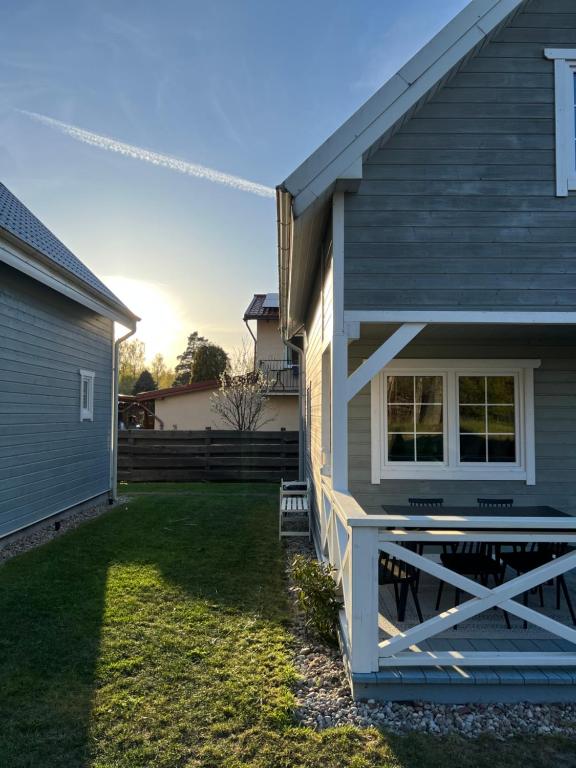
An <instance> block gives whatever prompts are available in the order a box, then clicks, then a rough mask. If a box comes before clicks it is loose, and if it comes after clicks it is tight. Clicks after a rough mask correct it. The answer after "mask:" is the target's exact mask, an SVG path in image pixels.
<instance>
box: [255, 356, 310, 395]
mask: <svg viewBox="0 0 576 768" xmlns="http://www.w3.org/2000/svg"><path fill="white" fill-rule="evenodd" d="M258 367H259V370H260V371H261V372H262V375H263V377H264V383H265V387H266V389H267V391H268V392H269V393H270V394H297V393H298V387H299V380H300V367H299V366H298V365H297V364H295V363H289V362H286V360H259V361H258Z"/></svg>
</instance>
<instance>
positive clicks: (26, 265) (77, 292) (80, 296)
mask: <svg viewBox="0 0 576 768" xmlns="http://www.w3.org/2000/svg"><path fill="white" fill-rule="evenodd" d="M0 262H4V263H5V264H8V266H10V267H13V268H14V269H17V270H18V271H19V272H23V273H24V274H25V275H28V276H29V277H31V278H33V279H34V280H36V281H37V282H39V283H42V284H43V285H46V286H48V288H52V290H54V291H57V292H58V293H61V294H62V295H63V296H67V297H68V298H69V299H72V301H75V302H77V303H78V304H81V305H82V306H84V307H88V309H91V310H92V311H93V312H97V313H98V314H99V315H102V316H103V317H107V318H109V319H110V320H114V321H116V322H118V323H120V324H121V325H123V326H125V327H126V328H130V329H131V330H135V329H136V322H137V321H136V319H135V318H133V317H130V316H129V315H124V314H122V313H121V312H119V311H116V310H114V309H113V308H112V307H109V306H107V305H106V304H104V303H103V302H101V301H98V299H96V298H94V297H93V296H90V295H89V294H88V293H87V292H84V291H83V290H82V289H81V288H80V287H79V286H76V285H75V284H74V283H72V282H71V281H68V280H66V278H65V277H63V276H62V275H60V274H58V273H57V272H56V271H55V270H51V269H49V268H48V266H46V265H44V264H41V263H40V262H38V261H36V260H35V259H34V258H32V257H31V256H28V255H27V254H25V253H24V252H23V251H21V250H19V249H16V248H15V247H14V246H12V245H10V244H8V243H7V242H6V241H2V240H0Z"/></svg>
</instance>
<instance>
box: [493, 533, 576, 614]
mask: <svg viewBox="0 0 576 768" xmlns="http://www.w3.org/2000/svg"><path fill="white" fill-rule="evenodd" d="M569 551H570V547H568V545H566V544H545V543H541V544H539V545H538V547H537V548H532V549H530V550H528V549H526V545H518V544H515V545H514V551H512V552H501V553H500V559H501V560H502V563H503V564H504V569H506V567H508V568H511V569H512V570H513V571H515V572H516V574H517V575H518V576H521V575H522V574H524V573H528V572H529V571H532V570H534V568H539V567H540V566H542V565H546V563H549V562H550V561H551V560H554V559H555V558H556V557H560V556H561V555H565V554H566V553H567V552H569ZM552 582H553V583H554V585H555V587H556V610H560V599H561V595H563V596H564V600H565V601H566V605H567V606H568V610H569V611H570V616H571V618H572V624H574V625H575V626H576V614H575V613H574V608H573V606H572V600H571V599H570V593H569V591H568V587H567V585H566V580H565V579H564V575H563V574H560V575H559V576H556V578H555V579H552ZM529 591H535V590H527V591H526V592H524V593H523V595H522V602H523V603H524V605H527V604H528V592H529ZM538 595H539V597H540V607H543V606H544V590H543V589H542V584H539V585H538ZM527 626H528V622H526V621H524V628H526V627H527Z"/></svg>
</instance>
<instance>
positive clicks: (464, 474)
mask: <svg viewBox="0 0 576 768" xmlns="http://www.w3.org/2000/svg"><path fill="white" fill-rule="evenodd" d="M539 366H540V360H401V359H397V360H393V361H392V362H391V363H390V364H389V365H387V366H386V367H385V368H384V369H383V370H382V371H380V373H379V374H378V375H377V376H375V377H374V378H373V379H372V384H371V444H372V462H371V463H372V483H373V484H376V485H378V484H380V482H381V481H382V480H391V479H397V480H418V479H420V480H521V481H524V482H525V483H526V484H527V485H535V484H536V460H535V428H534V369H535V368H538V367H539ZM390 373H394V374H395V375H402V374H405V375H409V376H414V375H422V376H427V375H442V376H443V377H444V394H443V397H444V409H445V410H444V440H445V446H446V451H445V456H444V462H443V463H428V462H427V463H418V464H415V463H409V462H407V463H405V464H402V463H398V462H390V463H388V462H387V460H386V448H385V446H386V408H385V387H384V382H385V377H386V375H387V374H390ZM490 374H491V375H496V374H500V375H513V376H514V378H515V382H516V430H517V431H516V434H517V460H516V462H515V463H509V464H508V463H506V464H486V463H482V464H480V463H479V464H471V463H468V462H466V463H461V462H460V461H459V452H458V397H457V377H458V375H480V376H484V375H490Z"/></svg>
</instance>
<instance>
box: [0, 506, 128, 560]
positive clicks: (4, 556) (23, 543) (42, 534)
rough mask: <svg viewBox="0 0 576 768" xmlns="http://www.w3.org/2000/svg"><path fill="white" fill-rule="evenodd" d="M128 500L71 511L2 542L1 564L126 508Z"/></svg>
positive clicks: (0, 544)
mask: <svg viewBox="0 0 576 768" xmlns="http://www.w3.org/2000/svg"><path fill="white" fill-rule="evenodd" d="M127 503H128V498H127V497H125V496H122V497H119V498H118V500H117V501H116V503H115V504H113V505H112V504H109V503H108V501H104V502H103V503H101V504H95V505H94V506H86V507H83V508H82V509H79V510H70V512H66V513H63V514H62V515H60V516H59V517H58V518H57V519H56V520H54V519H49V520H46V521H45V522H43V523H38V524H37V525H35V526H34V527H33V528H31V529H30V530H28V531H26V530H24V531H22V533H18V534H15V535H14V536H11V537H10V538H9V539H6V541H5V542H4V543H2V542H0V563H3V562H5V561H6V560H10V559H11V558H13V557H16V556H17V555H21V554H22V553H23V552H27V551H28V550H29V549H34V548H35V547H39V546H41V545H42V544H46V542H48V541H52V539H55V538H57V537H58V536H62V534H64V533H66V531H71V530H72V529H73V528H78V526H79V525H82V523H85V522H86V521H87V520H92V518H95V517H99V516H100V515H102V514H104V512H108V511H110V510H111V509H115V508H117V507H119V506H124V507H125V506H126V504H127Z"/></svg>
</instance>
